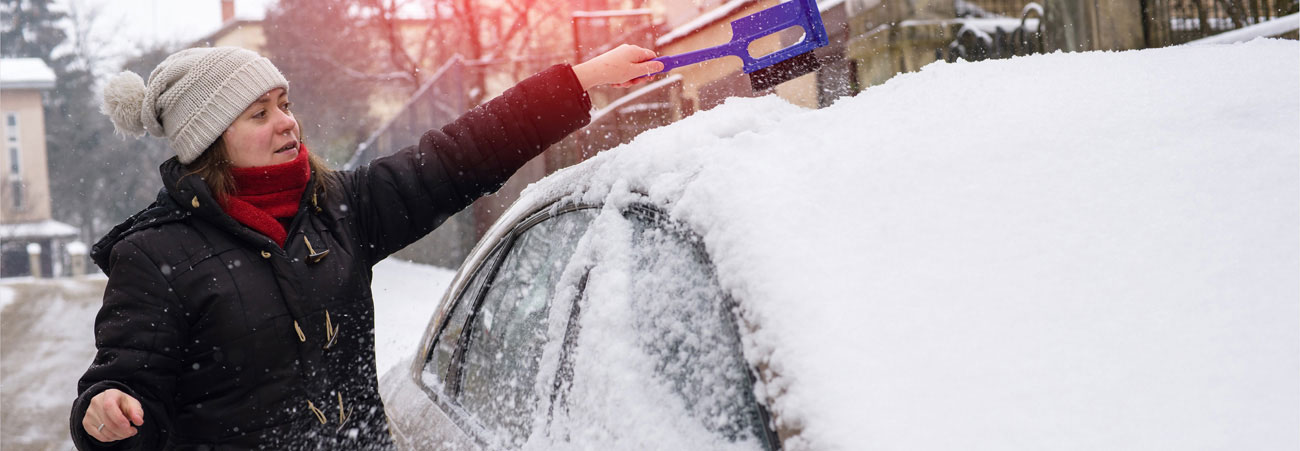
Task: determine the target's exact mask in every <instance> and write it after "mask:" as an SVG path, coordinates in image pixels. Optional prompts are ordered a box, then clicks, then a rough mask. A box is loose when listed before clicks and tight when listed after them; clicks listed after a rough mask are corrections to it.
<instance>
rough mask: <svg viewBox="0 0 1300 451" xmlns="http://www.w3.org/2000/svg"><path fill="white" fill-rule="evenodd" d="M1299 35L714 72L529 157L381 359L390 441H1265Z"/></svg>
mask: <svg viewBox="0 0 1300 451" xmlns="http://www.w3.org/2000/svg"><path fill="white" fill-rule="evenodd" d="M1297 54H1300V46H1298V45H1297V43H1296V42H1295V41H1279V40H1257V41H1253V42H1250V43H1245V44H1237V45H1222V46H1220V45H1214V46H1183V47H1177V48H1166V49H1157V50H1143V51H1131V52H1118V53H1073V54H1066V53H1057V54H1050V55H1039V56H1032V57H1024V58H1016V59H1012V60H1001V61H986V62H981V63H954V64H943V63H939V64H933V65H930V66H927V67H925V68H924V69H923V70H921V71H919V72H917V73H911V74H905V75H900V76H898V77H895V78H894V79H892V80H891V81H889V82H888V83H885V84H883V85H880V86H876V87H872V88H870V89H867V90H866V91H864V92H863V93H861V94H859V95H857V96H855V97H853V98H846V99H842V100H840V101H839V102H837V103H836V104H834V105H833V106H830V107H828V108H824V109H820V110H806V109H802V108H798V107H795V106H792V105H790V104H788V103H786V102H784V101H782V100H780V99H778V98H776V97H765V98H756V99H732V100H730V101H728V102H727V103H725V104H723V105H722V106H720V107H718V108H715V109H713V110H709V111H705V112H700V113H697V114H695V115H694V116H692V117H690V118H687V119H685V120H683V121H680V122H678V123H676V124H673V125H670V126H667V127H663V128H660V129H656V130H652V131H649V132H647V133H645V134H643V135H641V136H640V137H638V138H637V139H636V140H634V141H633V142H631V143H629V144H627V145H624V146H622V147H620V148H617V149H613V150H611V151H608V152H605V153H602V154H600V155H597V156H596V157H594V158H592V159H591V160H589V161H586V162H584V163H582V164H579V165H577V166H575V167H572V168H569V169H566V170H563V171H560V172H558V173H556V174H554V175H552V176H550V177H547V178H546V179H544V180H542V181H541V182H539V183H537V184H534V185H533V186H531V187H530V188H529V189H527V190H526V191H525V192H524V193H523V195H522V196H521V198H520V199H519V200H518V201H517V202H516V203H515V204H514V205H513V206H512V207H510V208H509V209H508V211H506V212H505V213H504V214H503V216H502V217H501V219H500V220H499V221H498V222H497V223H496V225H495V226H494V227H492V228H491V229H490V231H489V232H488V233H487V234H486V236H485V237H484V239H483V240H482V241H481V242H480V243H479V245H478V246H477V247H476V248H475V249H474V251H473V252H472V253H471V255H470V257H469V258H468V259H467V261H466V262H465V263H464V265H463V266H462V267H461V268H460V270H459V272H458V273H457V275H456V276H455V278H454V280H453V282H452V283H451V285H450V288H449V289H448V291H447V293H446V294H445V295H444V296H443V298H442V301H441V305H440V307H439V309H438V311H437V312H436V313H435V314H434V317H433V318H432V320H431V321H430V324H429V326H428V329H427V331H426V332H425V335H424V338H423V342H422V349H421V350H420V351H419V352H418V353H417V354H415V355H414V356H412V357H411V361H410V362H409V365H405V366H399V367H398V368H396V369H394V370H393V371H390V372H389V373H388V374H387V375H386V376H385V378H384V380H383V382H382V388H383V392H384V393H383V394H384V398H385V399H386V403H387V409H388V413H389V415H390V418H391V428H392V432H393V434H394V436H395V437H396V439H397V442H398V443H399V444H400V445H401V446H402V447H404V448H410V449H477V448H487V449H497V448H506V449H601V450H614V449H618V450H631V449H637V450H643V449H663V450H684V449H691V450H700V449H767V450H770V449H787V450H790V449H818V450H823V449H824V450H860V449H912V450H915V449H945V450H947V449H1000V450H1001V449H1087V450H1092V449H1286V448H1295V447H1296V446H1297V439H1298V438H1300V437H1298V436H1297V435H1296V425H1297V424H1300V383H1297V377H1298V376H1297V375H1300V323H1298V322H1297V319H1298V318H1300V83H1297V80H1300V58H1297V57H1296V55H1297Z"/></svg>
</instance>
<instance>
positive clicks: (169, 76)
mask: <svg viewBox="0 0 1300 451" xmlns="http://www.w3.org/2000/svg"><path fill="white" fill-rule="evenodd" d="M275 88H284V89H285V90H288V89H289V81H288V80H286V79H285V78H284V75H283V74H281V73H280V70H279V69H276V68H275V65H273V64H271V60H268V59H266V58H264V57H262V56H261V55H258V54H257V53H255V52H253V51H251V50H246V49H242V48H238V47H203V48H193V49H186V50H181V51H179V52H176V53H173V54H172V55H171V56H168V57H167V59H165V60H163V62H162V63H161V64H158V67H156V68H154V70H153V72H152V73H150V74H149V82H148V84H146V83H145V81H144V80H143V79H141V78H140V76H139V75H136V74H135V73H134V72H129V71H128V72H122V73H120V74H117V75H115V76H113V78H111V79H109V80H108V84H106V85H105V86H104V105H103V112H104V114H107V115H108V117H109V119H111V120H112V121H113V128H114V129H116V130H117V132H118V133H120V134H122V135H126V136H137V137H138V136H141V135H143V134H144V133H145V132H148V133H149V134H150V135H153V136H157V137H166V138H167V142H168V143H169V144H170V145H171V147H172V150H173V151H175V152H176V157H177V159H179V160H180V162H181V163H182V164H189V163H190V162H192V161H194V160H195V159H196V158H198V157H199V155H201V154H203V151H204V150H206V149H207V148H208V146H210V145H212V143H213V142H214V141H216V140H217V138H218V137H220V136H221V133H222V132H224V131H225V130H226V128H227V127H229V126H230V124H231V123H233V122H235V118H237V117H239V113H242V112H244V109H245V108H248V105H250V104H252V103H253V101H254V100H257V99H258V98H259V97H261V96H262V95H263V94H266V93H267V92H268V91H270V90H272V89H275Z"/></svg>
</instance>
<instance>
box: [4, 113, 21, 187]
mask: <svg viewBox="0 0 1300 451" xmlns="http://www.w3.org/2000/svg"><path fill="white" fill-rule="evenodd" d="M5 147H7V148H8V149H9V173H10V174H13V175H18V174H19V173H20V172H22V168H23V167H22V161H21V159H22V152H21V151H20V149H19V147H18V113H5Z"/></svg>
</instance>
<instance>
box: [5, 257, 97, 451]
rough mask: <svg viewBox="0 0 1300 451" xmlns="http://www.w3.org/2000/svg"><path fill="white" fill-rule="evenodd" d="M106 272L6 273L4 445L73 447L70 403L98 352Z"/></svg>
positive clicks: (8, 450) (13, 450)
mask: <svg viewBox="0 0 1300 451" xmlns="http://www.w3.org/2000/svg"><path fill="white" fill-rule="evenodd" d="M106 282H107V279H105V278H104V277H103V276H98V277H82V278H75V279H69V278H64V279H7V280H4V281H0V305H3V310H0V449H4V450H5V451H19V450H60V451H62V450H69V449H72V441H71V440H69V439H68V410H69V409H70V408H71V406H72V399H73V398H74V397H75V396H76V393H77V378H78V377H80V376H81V374H82V373H84V372H85V371H86V368H87V367H88V366H90V361H91V359H93V358H94V356H95V343H94V335H93V331H92V330H93V329H92V327H93V325H94V322H95V313H96V312H98V310H99V304H100V300H101V298H102V296H103V292H104V284H105V283H106Z"/></svg>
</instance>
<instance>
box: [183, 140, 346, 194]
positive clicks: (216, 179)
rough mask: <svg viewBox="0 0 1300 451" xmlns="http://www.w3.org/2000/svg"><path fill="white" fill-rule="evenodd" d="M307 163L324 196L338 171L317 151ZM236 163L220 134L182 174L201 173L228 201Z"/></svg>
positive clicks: (232, 191)
mask: <svg viewBox="0 0 1300 451" xmlns="http://www.w3.org/2000/svg"><path fill="white" fill-rule="evenodd" d="M294 120H295V121H297V120H298V119H297V118H294ZM298 130H302V125H301V123H299V126H298ZM299 133H301V132H299ZM298 139H299V140H302V139H303V137H302V136H299V137H298ZM307 164H308V165H309V166H310V167H311V171H312V173H314V174H315V175H316V194H320V195H322V196H321V197H324V194H325V192H326V190H327V189H328V188H333V187H334V185H335V184H336V182H337V180H336V177H337V176H338V174H336V173H335V172H334V170H333V169H330V167H329V166H328V165H326V164H325V160H322V159H321V158H320V157H319V156H317V155H316V154H314V153H309V154H308V155H307ZM232 167H233V166H231V164H230V156H229V155H228V154H227V152H226V140H225V138H222V137H220V136H218V137H217V140H216V141H214V142H213V143H212V144H211V145H209V146H208V148H207V149H205V150H204V151H203V153H202V154H199V157H198V158H195V159H194V161H192V162H190V164H187V165H185V169H186V170H187V171H188V172H186V173H185V175H183V176H181V179H182V180H183V179H185V177H189V176H192V175H197V176H199V179H202V180H203V181H204V182H205V183H207V184H208V189H210V190H211V191H212V197H214V198H216V199H217V203H218V204H221V205H225V204H226V199H227V198H228V197H230V196H232V195H234V194H235V177H234V175H231V171H230V169H231V168H232Z"/></svg>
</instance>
